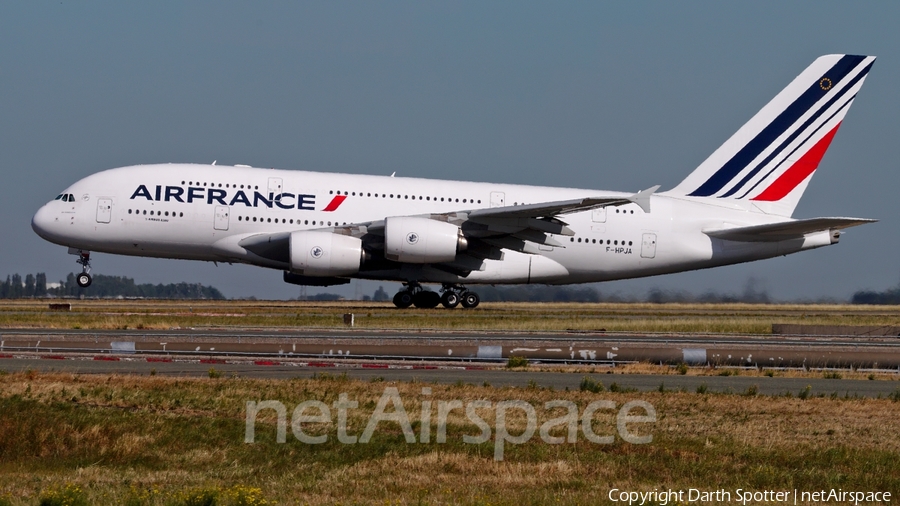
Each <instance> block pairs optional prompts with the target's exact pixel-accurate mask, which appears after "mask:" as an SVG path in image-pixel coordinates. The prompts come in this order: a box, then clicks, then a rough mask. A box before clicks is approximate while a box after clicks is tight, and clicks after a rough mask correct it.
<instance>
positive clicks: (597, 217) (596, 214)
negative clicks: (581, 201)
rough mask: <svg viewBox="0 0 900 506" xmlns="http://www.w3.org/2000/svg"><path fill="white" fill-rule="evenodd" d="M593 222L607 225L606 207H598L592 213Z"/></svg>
mask: <svg viewBox="0 0 900 506" xmlns="http://www.w3.org/2000/svg"><path fill="white" fill-rule="evenodd" d="M591 220H592V221H593V222H594V223H606V207H598V208H595V209H594V210H593V211H591Z"/></svg>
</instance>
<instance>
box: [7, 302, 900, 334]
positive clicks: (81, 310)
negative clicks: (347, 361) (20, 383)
mask: <svg viewBox="0 0 900 506" xmlns="http://www.w3.org/2000/svg"><path fill="white" fill-rule="evenodd" d="M71 303H72V304H73V310H72V312H50V311H48V307H47V301H4V302H0V328H15V327H32V328H57V329H73V328H76V329H148V330H149V329H169V328H188V327H192V328H196V327H226V328H227V327H245V328H279V327H291V328H298V327H302V328H343V327H344V325H343V320H342V315H343V314H344V313H348V312H350V313H354V314H355V315H356V326H357V327H360V328H367V329H436V330H439V329H443V330H482V331H491V330H496V331H523V332H535V331H566V330H582V331H599V330H605V331H610V332H612V331H628V332H708V333H738V334H767V333H769V332H771V328H772V327H771V326H772V323H802V324H815V325H874V326H889V325H900V307H895V306H888V307H885V306H851V305H796V304H785V305H778V304H770V305H753V304H610V303H602V304H538V303H485V304H483V305H482V306H481V307H479V308H477V309H475V310H467V311H463V310H454V311H448V310H445V309H433V310H419V309H406V310H398V309H396V308H394V307H393V306H392V305H391V304H390V303H372V302H366V303H363V302H333V303H313V302H271V301H269V302H252V301H183V302H180V301H112V300H110V301H106V300H99V301H79V300H73V301H71Z"/></svg>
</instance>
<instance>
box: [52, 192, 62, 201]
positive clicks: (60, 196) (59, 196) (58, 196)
mask: <svg viewBox="0 0 900 506" xmlns="http://www.w3.org/2000/svg"><path fill="white" fill-rule="evenodd" d="M63 197H64V195H63V194H62V193H60V194H59V195H57V196H56V198H55V199H53V200H59V199H61V198H63Z"/></svg>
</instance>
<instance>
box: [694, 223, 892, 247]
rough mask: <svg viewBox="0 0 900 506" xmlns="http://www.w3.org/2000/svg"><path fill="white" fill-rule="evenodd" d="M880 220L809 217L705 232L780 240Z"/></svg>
mask: <svg viewBox="0 0 900 506" xmlns="http://www.w3.org/2000/svg"><path fill="white" fill-rule="evenodd" d="M876 221H878V220H871V219H866V218H809V219H805V220H791V221H782V222H778V223H767V224H765V225H751V226H749V227H733V228H724V229H716V230H704V231H703V233H704V234H706V235H708V236H710V237H715V238H717V239H724V240H728V241H741V242H778V241H785V240H789V239H800V238H803V237H804V236H806V235H808V234H812V233H816V232H825V231H834V230H843V229H845V228H849V227H855V226H857V225H865V224H866V223H874V222H876Z"/></svg>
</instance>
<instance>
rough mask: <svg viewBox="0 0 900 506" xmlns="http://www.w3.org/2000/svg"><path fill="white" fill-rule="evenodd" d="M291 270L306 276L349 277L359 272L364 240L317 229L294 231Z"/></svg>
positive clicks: (292, 233)
mask: <svg viewBox="0 0 900 506" xmlns="http://www.w3.org/2000/svg"><path fill="white" fill-rule="evenodd" d="M290 251H291V272H293V273H295V274H302V275H303V276H349V275H351V274H356V273H357V272H359V266H360V264H362V261H363V257H364V252H363V248H362V241H361V240H359V239H358V238H356V237H350V236H348V235H340V234H333V233H331V232H323V231H317V230H309V231H297V232H291V238H290Z"/></svg>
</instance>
